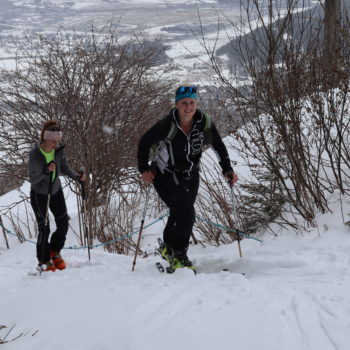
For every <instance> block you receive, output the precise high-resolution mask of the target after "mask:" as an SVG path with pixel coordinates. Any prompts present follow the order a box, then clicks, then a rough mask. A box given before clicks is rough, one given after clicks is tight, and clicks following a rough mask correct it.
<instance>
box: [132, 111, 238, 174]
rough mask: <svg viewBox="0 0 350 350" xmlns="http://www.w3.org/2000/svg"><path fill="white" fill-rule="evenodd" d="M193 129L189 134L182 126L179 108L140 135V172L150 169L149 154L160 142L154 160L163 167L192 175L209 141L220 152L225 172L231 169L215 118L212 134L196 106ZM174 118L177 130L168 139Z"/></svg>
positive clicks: (221, 164)
mask: <svg viewBox="0 0 350 350" xmlns="http://www.w3.org/2000/svg"><path fill="white" fill-rule="evenodd" d="M193 119H194V123H193V127H192V130H191V131H190V133H189V134H188V135H186V134H185V133H184V132H183V131H182V130H181V128H180V126H179V116H178V112H177V109H173V110H171V112H170V113H169V114H168V115H167V116H166V117H165V118H163V119H161V120H160V121H158V122H157V123H156V124H155V125H154V126H152V127H151V128H150V129H149V130H148V131H147V132H146V133H145V134H144V135H143V136H142V138H141V140H140V142H139V146H138V169H139V171H140V172H141V173H143V172H144V171H145V170H148V169H150V165H149V154H150V149H151V148H152V146H154V145H157V146H158V150H157V152H156V157H155V162H156V164H157V166H158V168H159V169H160V170H161V171H162V172H164V171H170V172H172V173H173V172H176V173H182V174H186V173H187V175H191V173H193V172H194V171H198V168H199V164H200V159H201V156H202V152H203V147H204V145H205V144H206V143H210V144H211V145H212V146H213V148H214V150H215V151H216V153H217V155H218V156H219V158H220V159H219V164H220V166H221V169H222V171H223V173H225V172H227V171H232V167H231V163H230V158H229V156H228V153H227V149H226V147H225V145H224V143H223V142H222V140H221V137H220V135H219V132H218V130H217V129H216V126H215V124H214V123H213V122H211V126H210V137H209V138H208V136H207V135H206V134H207V132H205V130H204V129H205V118H204V115H203V113H202V112H201V111H200V110H199V109H197V111H196V113H195V115H194V117H193ZM172 121H173V122H174V123H175V125H176V127H177V131H176V134H175V136H174V138H173V139H172V140H171V141H169V140H168V141H167V135H168V134H169V130H170V129H171V124H172ZM172 157H173V158H172Z"/></svg>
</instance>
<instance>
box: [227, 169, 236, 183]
mask: <svg viewBox="0 0 350 350" xmlns="http://www.w3.org/2000/svg"><path fill="white" fill-rule="evenodd" d="M225 177H226V179H227V180H228V184H229V185H230V186H234V184H235V183H236V182H237V181H238V175H237V174H235V173H234V172H233V171H227V172H226V173H225Z"/></svg>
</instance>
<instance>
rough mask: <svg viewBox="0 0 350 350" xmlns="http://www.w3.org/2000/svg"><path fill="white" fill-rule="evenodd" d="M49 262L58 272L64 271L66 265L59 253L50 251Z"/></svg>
mask: <svg viewBox="0 0 350 350" xmlns="http://www.w3.org/2000/svg"><path fill="white" fill-rule="evenodd" d="M50 256H51V260H52V262H53V265H54V266H55V268H56V269H58V270H64V269H65V268H66V263H65V262H64V260H63V259H62V256H61V254H60V253H59V252H54V251H53V250H51V251H50Z"/></svg>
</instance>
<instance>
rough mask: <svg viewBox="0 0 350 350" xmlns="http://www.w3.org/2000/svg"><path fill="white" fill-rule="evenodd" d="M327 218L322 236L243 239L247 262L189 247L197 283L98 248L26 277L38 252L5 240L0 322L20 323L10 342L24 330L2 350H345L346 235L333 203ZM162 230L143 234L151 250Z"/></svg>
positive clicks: (188, 275) (349, 242)
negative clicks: (64, 265)
mask: <svg viewBox="0 0 350 350" xmlns="http://www.w3.org/2000/svg"><path fill="white" fill-rule="evenodd" d="M14 193H15V192H13V193H11V194H9V195H7V198H6V196H4V197H2V198H1V205H4V200H5V199H6V200H9V197H8V196H10V195H11V196H14ZM68 200H69V199H68ZM345 204H346V207H345V208H344V213H345V215H347V213H349V212H350V203H345ZM332 209H333V214H327V215H324V216H320V217H319V218H318V224H319V230H316V229H314V230H311V231H310V232H307V233H306V232H305V234H304V235H298V236H297V235H295V233H291V232H284V233H283V235H282V236H280V237H273V236H270V235H265V236H264V237H263V239H264V243H259V242H257V241H255V240H249V239H245V240H243V241H242V249H243V258H239V255H238V249H237V246H236V245H227V246H221V247H206V248H203V247H201V246H191V247H190V253H189V255H190V257H191V258H193V259H194V260H195V263H196V265H197V268H198V272H199V273H198V274H197V276H195V275H194V274H193V273H192V271H190V270H181V271H177V272H175V273H174V274H173V275H167V274H161V273H160V272H158V271H157V269H156V268H155V262H157V261H160V259H159V258H158V257H156V256H150V257H148V258H146V259H142V258H139V259H138V260H137V264H136V270H135V271H134V272H131V265H132V257H130V256H129V257H127V256H120V255H116V254H108V253H106V252H104V251H103V250H102V248H97V249H93V250H92V251H91V261H90V262H89V261H88V256H87V252H86V251H83V250H65V251H64V258H65V259H66V261H67V264H68V268H67V269H66V270H64V271H58V272H55V273H45V274H44V275H43V276H40V277H39V276H29V275H28V271H30V270H31V269H33V267H34V266H35V265H36V259H35V245H34V244H32V243H29V242H26V243H23V244H20V243H18V241H17V240H16V239H15V238H14V237H11V236H9V243H10V247H11V249H10V250H6V247H5V243H4V241H3V237H2V234H1V239H0V247H1V250H0V276H1V283H0V295H1V299H0V325H5V326H8V327H11V326H14V325H15V327H14V329H13V330H12V331H11V333H10V334H9V335H8V337H7V339H6V340H11V339H13V338H15V337H16V336H18V335H20V334H21V333H22V332H23V333H24V335H23V336H21V337H19V338H18V339H17V340H14V341H13V342H8V343H6V344H3V345H2V346H1V349H2V350H11V349H13V350H22V349H23V350H34V349H50V350H56V349H57V350H61V349H67V350H73V349H74V350H90V349H91V350H96V349H99V350H100V349H105V350H112V349H113V350H115V349H120V350H128V349H130V350H138V349H143V350H151V349H152V350H153V349H170V350H172V349H174V350H175V349H182V350H196V349H198V350H199V349H200V350H207V349H208V350H212V349H213V348H215V349H221V350H226V349H227V350H232V349H244V350H258V349H259V350H274V349H276V350H277V349H278V350H281V349H283V350H295V349H298V350H304V349H305V350H332V349H337V350H347V349H348V348H349V344H350V316H349V315H350V296H349V290H350V279H349V275H350V274H349V272H350V270H349V266H350V254H349V251H350V229H349V228H348V227H347V226H345V225H344V224H343V219H342V215H341V211H340V203H339V202H338V200H337V198H335V197H334V201H333V206H332ZM345 219H346V218H345ZM146 221H147V222H150V221H151V219H150V218H147V219H146ZM73 222H74V217H73ZM147 222H146V223H147ZM162 226H163V224H162V222H159V223H158V224H157V225H156V226H152V227H150V228H148V229H146V230H145V241H147V242H149V243H148V245H147V247H146V248H147V251H148V252H152V251H153V250H154V248H155V246H156V241H157V237H158V236H160V233H161V229H162ZM69 240H70V242H69V244H68V245H67V246H69V245H70V243H71V244H73V245H74V242H73V238H72V237H71V235H70V237H69ZM224 268H229V271H226V272H225V271H222V269H224ZM241 272H244V273H245V276H244V275H242V274H241ZM7 332H8V329H2V330H1V331H0V339H3V338H4V337H5V335H6V333H7ZM33 334H34V335H33Z"/></svg>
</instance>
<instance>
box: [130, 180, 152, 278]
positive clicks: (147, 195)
mask: <svg viewBox="0 0 350 350" xmlns="http://www.w3.org/2000/svg"><path fill="white" fill-rule="evenodd" d="M150 188H151V185H148V187H147V189H146V199H145V207H144V209H143V214H142V220H141V226H140V232H139V237H138V238H137V244H136V250H135V256H134V261H133V263H132V269H131V271H132V272H133V271H134V270H135V265H136V259H137V255H138V253H139V250H140V242H141V236H142V230H143V224H144V223H145V218H146V210H147V204H148V197H149V194H150Z"/></svg>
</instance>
